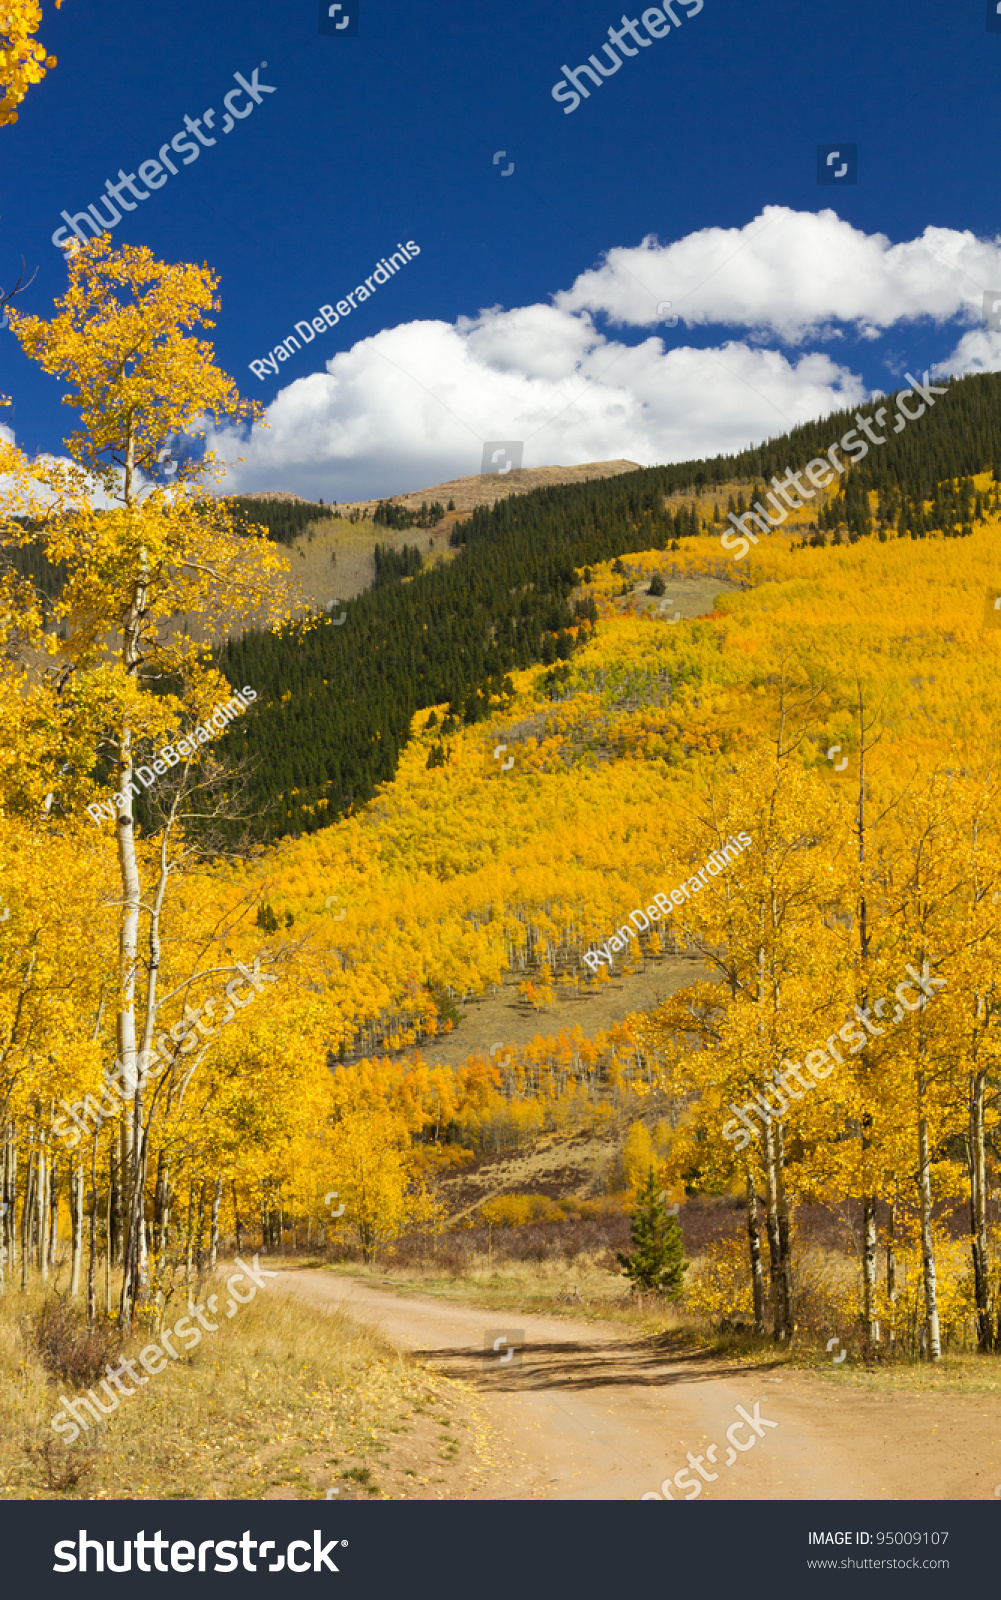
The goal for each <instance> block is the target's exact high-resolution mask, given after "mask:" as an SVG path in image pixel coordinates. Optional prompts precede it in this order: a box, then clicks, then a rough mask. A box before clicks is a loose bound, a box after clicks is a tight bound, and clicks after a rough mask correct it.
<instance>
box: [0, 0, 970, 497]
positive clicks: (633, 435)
mask: <svg viewBox="0 0 1001 1600" xmlns="http://www.w3.org/2000/svg"><path fill="white" fill-rule="evenodd" d="M42 4H43V11H44V13H45V20H44V23H43V26H42V29H41V30H40V37H41V38H42V40H43V41H44V43H45V44H46V46H47V47H48V48H49V49H50V50H51V51H52V52H53V53H55V54H56V55H57V56H58V60H59V64H58V67H57V69H56V70H55V71H54V72H52V73H50V74H49V75H48V76H47V78H46V79H45V81H44V82H43V83H42V84H41V85H39V86H37V87H36V88H35V89H34V90H33V91H32V92H31V94H30V95H29V98H28V100H27V101H26V102H25V104H24V106H23V107H22V110H21V115H20V119H19V121H18V123H17V124H16V125H15V126H14V127H12V128H7V129H4V130H2V131H0V282H2V283H3V284H4V285H5V286H6V285H7V283H8V280H11V279H13V278H14V277H15V276H16V275H17V271H18V269H19V265H20V257H21V255H22V254H23V255H24V257H25V258H26V261H27V263H28V266H29V269H34V268H35V267H36V266H37V267H38V269H39V270H38V275H37V277H36V279H35V281H34V283H33V285H32V286H31V289H30V290H29V292H28V293H27V294H26V295H24V296H23V297H22V298H21V299H20V300H19V302H18V305H19V308H21V309H24V310H29V311H34V312H38V313H39V314H41V315H46V314H48V313H49V312H50V310H51V305H52V300H53V297H54V296H55V295H56V294H58V293H59V292H60V290H61V288H62V286H63V284H64V283H65V265H64V261H63V256H62V252H61V251H59V250H58V249H57V248H56V247H54V246H53V244H52V243H51V236H52V233H53V231H54V230H55V229H56V228H58V227H60V226H62V219H61V216H60V213H61V212H62V210H63V209H66V210H68V211H69V212H71V213H76V212H78V211H80V210H82V209H83V208H85V207H86V206H87V205H88V204H91V203H96V202H97V201H98V200H99V197H100V195H101V193H102V191H103V189H104V185H105V180H106V179H107V178H111V179H113V180H115V181H117V175H118V172H119V169H120V168H121V169H123V170H124V171H125V172H126V173H130V172H132V173H134V172H137V170H138V167H139V164H140V163H141V162H144V161H146V160H149V159H156V157H157V152H158V150H159V149H160V148H161V147H162V146H163V145H164V144H165V143H169V141H170V140H171V139H172V138H173V136H174V135H175V134H177V133H178V132H180V131H182V130H183V126H184V123H183V119H184V116H185V115H188V116H190V117H191V118H200V117H202V115H203V113H204V112H205V111H206V109H207V108H209V107H212V108H213V109H214V112H215V126H214V128H213V130H212V131H213V133H214V134H215V135H216V143H215V145H214V146H211V147H205V148H201V150H200V154H199V157H198V159H197V160H196V161H194V160H193V161H191V162H190V164H188V165H182V164H181V159H180V153H174V154H173V155H172V159H173V160H174V162H175V163H176V164H177V165H178V168H179V170H178V173H177V175H176V176H169V177H168V179H167V181H166V183H164V184H163V186H162V187H161V188H160V189H158V190H157V191H156V192H151V193H150V195H149V198H148V199H146V200H144V201H141V202H139V203H137V204H136V206H135V210H134V211H131V212H126V213H125V215H124V216H123V218H122V220H121V222H120V223H119V224H118V225H117V226H116V227H115V228H114V230H113V231H114V238H115V240H116V242H125V241H128V242H130V243H133V244H146V245H148V246H149V247H150V248H151V249H152V250H153V251H154V253H155V254H156V255H158V256H160V257H163V258H164V259H167V260H171V261H179V260H189V261H196V262H199V263H201V262H207V263H208V264H209V265H210V266H211V267H212V268H213V269H214V270H215V271H217V272H218V273H219V275H220V278H221V291H220V292H221V297H222V311H221V313H220V315H219V318H218V324H217V327H216V330H215V333H214V335H213V337H214V339H215V343H216V349H217V355H218V359H219V362H220V364H221V365H222V366H223V367H224V368H225V369H226V370H227V371H228V372H230V373H231V374H232V375H233V376H234V377H235V379H236V380H237V382H238V383H239V385H240V386H241V389H242V391H243V392H244V393H245V394H247V395H250V396H253V397H255V398H257V399H259V400H260V401H262V403H264V404H266V405H268V406H269V408H270V412H269V417H270V420H271V423H272V427H271V429H270V431H269V433H268V434H263V433H259V434H258V435H257V436H256V437H255V438H254V439H253V440H251V441H250V442H249V443H248V444H245V445H244V446H243V448H242V451H241V450H240V442H239V441H238V440H237V439H235V438H234V437H233V436H232V435H230V434H228V433H225V432H223V433H220V434H219V435H214V436H213V438H212V442H213V444H214V445H215V447H216V449H217V450H219V451H220V453H222V454H224V455H225V456H227V457H228V458H232V457H234V456H235V455H236V454H237V453H243V454H244V455H245V456H246V458H247V459H246V461H245V463H244V465H243V466H242V467H237V468H235V469H234V470H233V472H232V474H231V477H230V480H229V483H230V486H231V487H233V488H246V489H262V488H277V489H290V490H293V491H295V492H298V493H303V494H308V495H311V496H315V495H323V496H324V498H326V499H338V500H342V501H343V500H345V499H348V498H352V497H357V496H361V495H373V494H384V493H391V492H399V491H402V490H405V489H408V488H419V487H422V486H424V485H426V484H431V483H434V482H437V481H440V480H442V479H444V478H447V477H453V476H459V475H462V474H465V473H470V472H476V471H478V470H479V468H480V462H481V451H482V444H483V441H484V440H486V439H520V440H524V442H525V443H524V462H525V465H541V464H544V463H548V462H566V463H569V462H575V461H587V460H595V459H608V458H612V457H618V456H627V457H629V458H630V459H633V460H637V461H643V462H647V461H654V460H669V459H677V458H678V457H683V456H687V455H689V454H693V453H700V454H701V453H703V452H706V451H713V450H716V449H731V448H739V447H741V446H742V445H744V444H746V443H748V442H749V441H750V440H751V439H760V438H764V437H765V436H766V435H768V434H773V433H779V432H782V431H784V429H785V428H786V427H787V426H789V425H790V424H791V423H793V422H795V421H799V420H802V419H803V418H804V417H806V416H809V415H815V414H817V413H818V412H822V411H824V410H826V409H829V407H830V406H831V405H835V404H841V403H844V401H845V399H846V398H847V399H849V400H852V401H855V400H856V399H859V400H860V399H861V398H862V397H864V395H865V394H866V393H867V392H869V391H872V390H878V389H882V388H886V387H891V386H893V385H894V384H895V383H896V382H897V381H898V379H901V378H902V374H903V372H904V371H905V370H906V369H908V368H909V369H910V370H911V371H912V372H916V373H919V374H920V373H921V372H923V370H924V369H925V368H926V367H933V366H934V365H935V364H936V363H939V362H941V363H945V365H946V367H947V368H949V369H950V370H954V371H969V370H978V369H980V368H993V367H995V366H998V365H1001V335H998V334H992V333H989V332H984V331H983V329H982V328H981V323H980V308H981V301H982V294H983V291H984V290H986V289H992V288H995V287H996V288H998V289H999V290H1001V250H999V248H998V246H997V245H996V244H995V242H994V241H995V236H996V235H997V234H998V233H999V231H1001V230H999V229H998V223H997V219H996V212H997V199H996V196H997V193H998V188H997V180H996V166H997V152H998V148H999V143H1001V128H999V109H1001V96H999V91H998V85H999V83H1001V32H993V33H992V32H988V30H987V27H986V5H985V0H949V3H948V4H944V3H943V0H880V4H879V6H868V5H861V4H858V3H856V4H854V5H845V4H842V5H834V4H826V3H823V4H820V3H816V0H814V3H810V0H759V3H758V4H756V5H754V6H749V5H748V4H746V0H740V3H738V0H704V4H703V5H702V7H701V9H700V10H699V11H697V12H695V11H694V7H695V5H696V4H697V0H673V10H674V12H675V15H676V18H677V22H678V24H679V25H677V26H671V27H670V31H669V32H668V33H667V35H666V36H665V37H661V38H659V39H657V40H655V41H653V42H651V43H649V44H645V45H643V46H642V47H639V46H638V43H637V41H636V39H635V36H634V35H633V34H631V33H629V32H625V33H624V34H620V37H621V38H622V40H623V44H622V46H621V47H620V48H618V50H617V58H619V59H621V66H620V67H619V68H618V69H616V70H615V71H614V73H613V74H612V75H611V76H609V77H608V78H607V79H605V80H604V81H603V83H602V85H601V87H600V89H599V88H597V87H593V88H592V92H591V95H590V98H589V99H587V100H584V101H582V103H581V104H579V105H578V106H577V107H576V108H575V109H574V110H572V111H571V112H570V114H569V115H568V114H566V113H565V111H564V108H563V106H562V105H561V104H558V103H557V102H556V101H554V99H553V98H552V95H551V90H552V88H553V86H554V85H555V84H556V83H558V82H559V81H560V80H562V79H563V78H564V72H563V70H562V64H564V63H566V65H567V66H569V67H571V68H576V67H577V66H579V65H580V64H581V63H584V62H586V61H587V60H588V58H589V56H590V55H591V54H592V53H598V52H601V49H602V46H603V44H607V43H608V42H609V28H611V27H614V28H619V29H621V26H622V20H621V19H622V18H623V16H625V17H627V18H630V19H639V18H641V16H642V14H643V11H644V10H645V9H646V10H649V8H644V7H642V6H641V7H640V8H639V9H638V10H629V11H628V12H625V13H624V12H623V11H622V10H621V8H619V9H616V6H615V5H613V4H612V3H611V0H583V3H581V4H578V5H576V6H573V7H570V6H554V5H542V6H540V5H538V4H528V3H525V0H509V4H508V5H506V6H505V7H504V8H503V9H502V10H501V9H500V8H495V7H487V6H479V5H473V6H470V5H460V4H458V3H457V0H444V3H439V4H437V5H435V6H433V7H432V6H428V5H425V6H406V7H404V6H400V5H398V4H396V3H393V0H345V5H344V7H343V8H342V14H343V12H344V11H347V10H349V9H350V7H356V8H357V10H356V11H355V12H354V13H353V15H354V17H355V20H356V22H357V35H356V36H353V37H338V36H337V35H336V34H335V35H333V36H327V35H321V34H320V33H319V31H318V21H319V7H318V4H317V0H245V3H236V0H214V3H213V4H211V5H206V4H204V0H202V3H201V4H195V3H194V0H172V3H171V4H170V5H169V6H168V5H166V4H160V3H159V0H143V4H142V6H141V7H137V6H135V4H134V3H132V4H126V3H125V0H101V3H100V4H99V5H98V4H95V3H93V0H90V3H88V0H65V3H64V5H63V8H62V10H61V11H59V12H56V11H55V10H54V8H53V7H52V5H51V3H50V0H42ZM325 9H326V8H325ZM689 12H693V13H694V14H692V15H688V14H687V13H689ZM999 21H1001V19H999ZM660 26H661V25H660V24H659V23H657V22H656V21H655V22H654V23H653V28H654V29H657V28H659V27H660ZM664 26H667V23H665V24H664ZM639 32H640V36H641V37H643V38H649V30H647V29H645V28H644V27H643V24H642V23H641V22H640V23H639ZM630 49H631V50H633V51H634V52H635V53H634V54H633V55H629V54H628V53H627V51H628V50H630ZM600 59H602V60H604V61H605V62H606V63H608V57H607V56H603V57H600ZM263 62H267V66H266V67H263V66H262V63H263ZM255 69H256V70H257V72H258V81H259V82H260V83H262V84H267V85H270V86H273V88H274V90H275V92H274V93H273V94H262V96H261V103H260V104H259V105H256V106H255V107H254V109H253V111H252V113H251V114H250V115H247V116H245V117H244V118H243V119H242V120H239V121H237V122H236V123H235V126H233V128H232V129H231V131H230V132H229V133H228V134H225V135H223V134H222V132H221V130H220V123H221V121H222V118H223V117H224V115H225V111H224V97H225V96H226V95H227V93H228V92H229V91H230V90H235V89H237V87H238V86H237V83H236V80H235V78H234V74H236V73H240V74H242V75H243V76H244V78H245V79H247V80H248V81H252V75H253V72H254V70H255ZM583 81H584V82H585V84H587V83H588V80H587V79H586V78H584V79H583ZM230 103H231V105H234V104H235V106H236V107H237V108H238V109H241V110H245V109H246V107H247V106H248V105H249V104H251V102H250V100H249V99H248V97H247V96H246V94H243V93H241V94H238V95H237V97H236V99H235V101H231V102H230ZM202 131H203V133H206V136H207V137H211V136H212V135H211V134H208V133H207V130H206V129H205V128H204V125H203V128H202ZM841 143H850V144H854V145H856V146H857V150H858V174H857V182H856V183H855V184H853V185H852V184H838V185H833V186H831V185H828V186H819V185H818V183H817V147H818V145H820V144H824V145H834V146H840V144H841ZM502 150H503V151H504V152H506V154H505V156H504V157H503V158H501V159H499V160H498V161H497V162H495V161H494V159H493V157H494V155H495V153H497V152H498V151H502ZM511 162H513V164H514V171H513V172H511V173H510V174H509V175H508V176H502V173H503V172H504V171H505V169H506V168H507V166H508V164H509V163H511ZM137 181H138V180H137ZM128 195H129V191H128V190H127V189H126V190H125V198H128ZM822 213H824V214H825V215H821V214H822ZM930 229H931V230H937V231H935V232H934V233H931V234H929V233H928V232H927V230H930ZM879 236H883V238H882V239H880V237H879ZM410 240H413V241H415V242H416V244H417V245H418V246H419V249H420V254H419V255H418V256H417V257H416V258H415V259H414V260H412V261H410V262H409V264H407V266H406V267H405V269H403V270H400V271H399V272H398V274H397V275H395V276H394V277H393V278H392V279H390V280H389V281H388V282H386V283H382V284H380V285H379V287H378V290H377V292H375V293H374V294H372V295H371V296H370V297H369V298H367V299H365V300H364V302H363V303H362V300H361V298H359V299H358V300H357V301H356V303H355V308H354V310H353V311H352V312H351V313H350V315H348V316H343V317H342V318H341V319H340V321H339V323H338V325H337V326H336V327H335V328H333V329H331V330H328V331H326V332H325V333H323V334H320V335H317V336H316V338H315V339H314V340H313V342H312V343H310V344H308V345H305V346H304V347H303V348H301V349H300V350H298V351H295V350H294V349H293V350H292V351H291V353H290V354H289V357H288V359H287V360H286V361H285V362H282V363H278V362H277V359H276V358H273V360H274V364H275V365H276V366H277V367H278V370H277V372H276V373H274V374H272V373H270V372H269V373H268V376H267V377H266V379H265V380H264V381H261V380H260V379H259V378H258V377H257V376H255V374H254V373H253V372H252V371H251V370H250V367H249V363H250V362H251V361H252V360H255V359H256V360H261V359H262V358H265V357H267V356H268V355H269V352H273V351H274V349H275V347H276V345H277V344H278V342H279V341H281V340H284V339H285V338H286V337H287V336H288V335H291V334H293V330H294V325H295V323H296V322H297V321H301V320H308V319H311V318H313V317H314V316H316V315H317V312H318V308H319V307H320V305H322V304H324V303H327V304H333V305H336V304H337V302H338V301H341V300H343V298H344V296H345V295H346V294H347V293H348V292H349V291H354V290H355V289H356V286H357V285H359V284H363V283H364V280H365V278H366V277H367V276H371V274H372V272H373V269H374V267H375V266H376V263H377V262H378V261H379V259H380V258H382V257H387V256H389V255H390V253H391V252H393V251H395V250H396V247H397V244H398V243H406V242H407V241H410ZM644 240H646V241H648V243H647V246H646V248H645V249H644V248H643V241H644ZM891 247H892V248H891ZM609 252H611V253H612V254H611V256H610V257H609V254H608V253H609ZM666 299H670V300H671V301H672V302H673V305H672V312H674V313H680V315H681V320H680V321H679V324H678V326H677V327H673V328H672V327H669V326H667V325H666V324H665V323H664V322H663V320H661V321H658V317H657V313H656V307H657V305H658V304H659V303H660V302H661V301H663V300H666ZM0 337H4V338H5V341H6V342H5V343H4V344H3V345H2V346H0V355H2V366H0V391H2V392H3V393H5V394H9V395H11V396H12V397H13V401H14V404H13V406H12V407H11V408H10V409H8V410H7V411H5V412H4V413H3V416H4V419H5V421H6V422H7V424H8V425H9V427H10V428H11V429H12V430H13V432H14V435H15V437H16V438H17V440H18V442H19V443H20V444H21V445H22V446H23V447H24V448H25V449H26V450H27V451H29V452H32V453H33V452H35V451H37V450H41V449H47V450H54V451H58V450H59V449H60V448H61V446H60V441H61V438H62V436H63V434H65V433H67V432H68V431H69V426H68V424H69V422H70V414H69V413H68V412H67V410H66V409H65V408H63V407H61V406H60V404H59V397H60V389H59V385H58V383H57V382H56V381H55V380H53V379H50V378H48V377H46V376H45V375H44V374H42V373H41V372H39V371H38V369H37V368H35V367H34V366H33V365H32V363H30V362H29V361H27V360H26V359H25V358H24V357H23V356H22V355H21V353H20V350H19V348H18V347H17V345H16V344H15V343H14V341H13V340H12V338H11V337H10V335H9V334H8V335H5V336H4V335H0Z"/></svg>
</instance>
